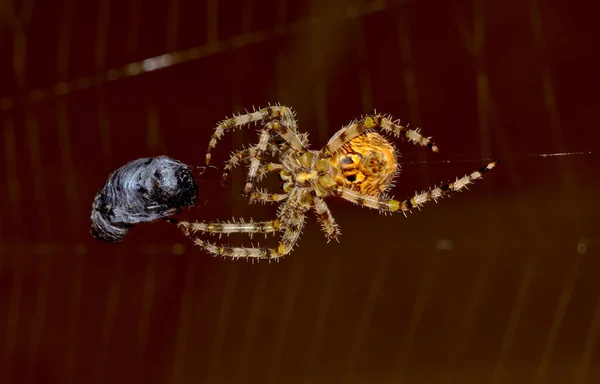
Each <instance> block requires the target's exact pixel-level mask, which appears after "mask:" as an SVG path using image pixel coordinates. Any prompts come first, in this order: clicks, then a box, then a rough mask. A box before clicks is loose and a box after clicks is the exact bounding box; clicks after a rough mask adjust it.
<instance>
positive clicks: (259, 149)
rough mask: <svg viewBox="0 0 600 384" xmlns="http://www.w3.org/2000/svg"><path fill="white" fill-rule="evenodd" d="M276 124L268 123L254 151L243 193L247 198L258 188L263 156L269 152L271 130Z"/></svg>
mask: <svg viewBox="0 0 600 384" xmlns="http://www.w3.org/2000/svg"><path fill="white" fill-rule="evenodd" d="M274 124H276V123H274V122H271V123H268V124H267V125H266V126H265V129H263V130H262V132H261V134H260V139H259V140H258V145H257V146H256V150H255V151H254V154H253V155H252V158H251V160H250V170H249V171H248V175H246V185H245V186H244V191H243V192H242V194H243V195H244V196H245V197H246V198H248V197H250V194H251V193H252V192H253V191H254V189H255V188H256V174H257V173H258V169H259V167H260V162H261V161H262V158H263V154H264V153H265V152H266V150H267V146H268V144H269V139H270V138H271V132H270V130H271V129H272V127H273V125H274Z"/></svg>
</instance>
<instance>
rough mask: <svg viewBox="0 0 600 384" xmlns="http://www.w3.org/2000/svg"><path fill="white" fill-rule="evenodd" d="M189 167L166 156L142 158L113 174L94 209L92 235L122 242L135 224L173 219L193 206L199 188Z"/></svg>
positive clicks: (100, 192)
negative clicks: (175, 215)
mask: <svg viewBox="0 0 600 384" xmlns="http://www.w3.org/2000/svg"><path fill="white" fill-rule="evenodd" d="M191 168H192V167H191V166H188V165H186V164H184V163H182V162H180V161H178V160H175V159H172V158H170V157H167V156H158V157H152V158H142V159H137V160H134V161H132V162H130V163H127V164H126V165H124V166H123V167H121V168H119V169H118V170H116V171H115V172H113V173H112V174H111V175H110V176H109V177H108V180H107V182H106V184H105V185H104V187H102V189H100V191H98V193H97V194H96V197H95V199H94V204H93V206H92V215H91V219H92V229H91V233H92V235H93V236H94V237H95V238H97V239H99V240H104V241H110V242H119V241H121V240H123V238H124V237H125V235H126V234H127V231H128V230H129V229H130V228H131V227H132V226H133V225H135V224H139V223H144V222H150V221H154V220H158V219H163V218H166V217H168V216H171V215H174V214H176V213H178V212H179V211H180V210H181V207H185V206H192V205H194V203H195V202H196V198H197V196H198V186H197V185H196V181H195V179H194V176H193V174H192V171H191Z"/></svg>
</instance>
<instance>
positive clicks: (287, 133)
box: [206, 106, 305, 165]
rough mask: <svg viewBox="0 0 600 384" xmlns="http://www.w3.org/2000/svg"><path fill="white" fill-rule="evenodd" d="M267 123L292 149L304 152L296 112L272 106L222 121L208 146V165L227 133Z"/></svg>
mask: <svg viewBox="0 0 600 384" xmlns="http://www.w3.org/2000/svg"><path fill="white" fill-rule="evenodd" d="M259 121H266V122H267V123H272V125H271V126H270V129H272V130H273V131H274V132H276V133H277V134H278V135H279V136H280V137H281V138H282V139H283V140H284V141H285V142H286V143H288V144H289V145H290V147H291V148H293V149H295V150H297V151H301V150H304V149H305V147H304V144H303V142H302V139H301V137H299V136H298V133H297V132H296V120H295V119H294V112H293V111H292V110H291V109H290V108H288V107H284V106H272V107H267V108H264V109H261V110H259V111H256V112H252V113H247V114H245V115H239V116H233V117H231V118H229V119H226V120H223V121H221V122H220V123H219V124H218V125H217V128H216V129H215V132H214V133H213V135H212V137H211V139H210V142H209V144H208V150H207V152H206V165H210V161H211V157H212V150H213V149H214V148H215V147H216V146H217V142H218V141H219V140H220V139H221V137H223V135H224V134H225V131H227V130H230V129H234V128H237V127H242V126H244V125H248V124H251V123H256V122H259Z"/></svg>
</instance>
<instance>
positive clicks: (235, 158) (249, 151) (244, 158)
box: [221, 143, 283, 185]
mask: <svg viewBox="0 0 600 384" xmlns="http://www.w3.org/2000/svg"><path fill="white" fill-rule="evenodd" d="M268 150H269V151H271V154H272V155H275V154H276V153H277V152H278V151H279V148H278V147H277V145H275V144H273V143H268ZM255 154H256V146H252V147H250V148H246V149H242V150H241V151H237V152H234V153H232V154H231V157H230V158H229V160H228V161H227V163H226V164H225V168H224V169H223V176H222V177H221V184H223V185H226V184H227V183H228V182H229V175H230V174H231V171H232V170H233V169H234V168H236V167H237V166H239V165H240V164H242V163H244V162H250V161H251V160H252V158H253V157H254V155H255ZM281 168H283V165H281V166H280V167H279V168H277V167H273V165H272V164H268V167H267V169H259V172H258V174H257V175H256V178H257V181H258V180H260V178H261V177H262V176H264V174H265V173H266V172H271V171H274V170H280V169H281Z"/></svg>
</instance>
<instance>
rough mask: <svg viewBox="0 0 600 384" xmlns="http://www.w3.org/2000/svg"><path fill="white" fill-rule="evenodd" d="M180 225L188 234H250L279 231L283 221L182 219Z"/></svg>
mask: <svg viewBox="0 0 600 384" xmlns="http://www.w3.org/2000/svg"><path fill="white" fill-rule="evenodd" d="M178 226H179V227H180V228H181V229H182V231H183V232H184V233H185V234H186V236H191V234H193V233H195V232H202V233H209V234H212V235H230V234H232V233H247V234H249V235H250V236H252V235H254V234H261V233H264V234H265V235H266V234H267V233H274V232H277V231H279V229H280V226H281V222H280V221H279V219H275V220H272V221H257V222H253V221H251V222H249V223H245V222H243V221H242V222H239V223H220V222H213V223H204V222H195V223H191V222H188V221H180V222H179V224H178Z"/></svg>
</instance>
